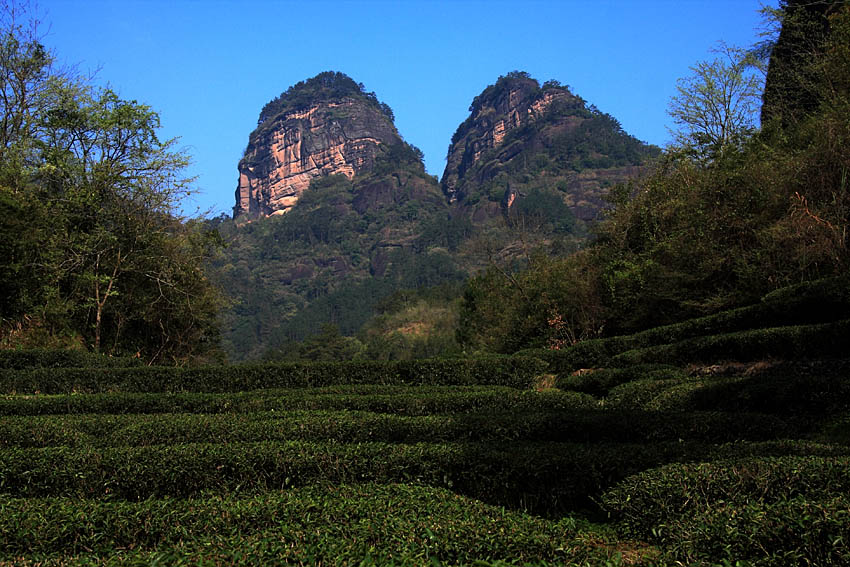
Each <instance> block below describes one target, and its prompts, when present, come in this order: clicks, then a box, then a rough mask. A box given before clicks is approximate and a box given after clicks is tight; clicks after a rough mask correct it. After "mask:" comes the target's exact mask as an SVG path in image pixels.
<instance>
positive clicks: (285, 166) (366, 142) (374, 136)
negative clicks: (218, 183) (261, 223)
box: [233, 77, 403, 220]
mask: <svg viewBox="0 0 850 567" xmlns="http://www.w3.org/2000/svg"><path fill="white" fill-rule="evenodd" d="M346 79H347V77H346ZM348 80H349V81H350V79H348ZM306 84H307V85H309V84H310V83H309V81H308V82H307V83H306ZM290 90H292V89H290ZM288 93H289V91H288ZM285 94H286V93H285ZM319 94H321V93H319ZM290 98H295V97H293V96H291V95H290ZM285 101H286V98H284V102H285ZM295 103H296V104H295V105H293V104H290V105H285V104H279V105H278V106H281V107H282V108H281V110H280V112H278V113H277V114H276V115H274V116H264V117H263V118H264V119H262V121H261V123H260V125H259V126H258V128H257V129H256V130H255V131H254V132H253V133H252V134H251V137H250V140H249V144H248V147H247V149H246V150H245V155H244V157H243V158H242V160H241V161H240V162H239V182H238V186H237V188H236V205H235V206H234V208H233V216H234V218H237V217H241V218H242V219H243V220H251V219H255V218H257V217H264V216H270V215H276V214H282V213H285V212H287V211H288V210H290V209H291V208H292V206H293V205H295V203H296V202H297V201H298V198H299V197H300V196H301V194H302V193H303V192H304V190H305V189H307V187H309V185H310V182H311V181H312V180H313V179H315V178H316V177H320V176H328V175H340V174H341V175H345V176H346V177H348V178H349V179H351V178H353V177H354V176H355V175H359V174H361V173H363V172H367V171H369V170H370V169H371V168H372V167H373V166H374V164H375V160H376V158H377V156H378V155H379V153H380V151H381V149H380V147H381V145H393V144H399V143H403V142H402V140H401V137H400V136H399V134H398V132H397V131H396V129H395V126H393V123H392V119H391V117H390V116H388V115H387V113H386V111H385V110H383V109H382V108H381V106H380V105H379V104H376V103H375V102H374V101H372V100H370V99H369V98H367V97H365V96H358V95H357V94H356V93H354V94H353V96H342V97H333V98H332V99H330V100H321V99H313V100H309V101H307V102H301V99H296V100H295ZM293 106H294V108H293ZM263 114H266V115H267V114H268V111H267V109H264V110H263Z"/></svg>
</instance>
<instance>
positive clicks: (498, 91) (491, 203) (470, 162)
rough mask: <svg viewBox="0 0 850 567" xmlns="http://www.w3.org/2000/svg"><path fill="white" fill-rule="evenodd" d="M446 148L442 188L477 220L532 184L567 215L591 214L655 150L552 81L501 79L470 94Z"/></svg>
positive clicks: (519, 76)
mask: <svg viewBox="0 0 850 567" xmlns="http://www.w3.org/2000/svg"><path fill="white" fill-rule="evenodd" d="M469 110H470V116H469V118H468V119H467V120H466V121H464V122H463V124H461V125H460V126H459V127H458V129H457V131H456V132H455V134H454V136H453V137H452V143H451V145H450V146H449V152H448V156H447V161H446V170H445V172H444V174H443V179H442V188H443V192H444V193H445V195H446V197H447V198H448V199H449V201H450V202H454V203H457V206H458V207H459V208H460V209H467V210H470V211H471V212H470V214H471V215H472V217H473V219H474V220H476V221H480V220H483V219H486V218H489V217H492V216H494V215H497V214H499V211H501V212H504V211H505V209H509V208H511V207H513V206H514V205H515V204H518V203H519V202H520V201H521V199H522V197H523V196H524V195H527V194H528V193H529V192H531V191H535V190H547V191H557V192H558V193H559V194H560V195H561V196H562V198H563V201H564V202H565V203H566V204H567V205H568V206H569V207H570V208H571V210H572V212H573V214H575V215H576V216H577V217H578V218H580V219H583V220H589V219H592V218H594V217H595V216H596V214H597V212H598V210H599V208H600V207H602V206H603V199H602V197H603V196H604V194H605V192H606V191H607V188H608V187H609V186H610V185H611V184H613V183H616V182H618V181H622V180H624V179H625V178H627V177H629V176H632V175H635V174H636V173H637V172H638V171H639V169H638V167H637V166H640V165H641V164H643V163H645V162H646V160H647V159H648V158H649V157H651V156H652V155H654V154H657V153H658V151H659V150H658V148H653V147H651V146H647V145H646V144H643V143H641V142H639V141H638V140H636V139H634V138H633V137H631V136H629V135H628V134H626V133H625V132H623V131H622V129H621V128H620V124H619V123H618V122H617V121H616V120H615V119H613V118H612V117H610V116H609V115H607V114H603V113H601V112H599V111H598V110H596V108H595V107H593V106H592V105H591V106H587V105H586V103H585V101H584V100H583V99H582V98H581V97H579V96H576V95H574V94H573V93H571V92H570V90H569V88H568V87H565V86H561V85H560V84H559V83H557V82H556V81H548V82H546V83H544V84H543V85H542V86H541V85H540V84H539V83H538V82H537V81H536V80H534V79H532V78H531V77H529V76H528V74H527V73H523V72H516V71H515V72H513V73H509V74H508V75H507V76H505V77H500V78H499V80H498V81H497V82H496V84H494V85H490V86H489V87H487V88H486V89H485V90H484V91H483V92H482V93H481V94H480V95H479V96H477V97H475V99H474V100H473V101H472V105H471V106H470V108H469Z"/></svg>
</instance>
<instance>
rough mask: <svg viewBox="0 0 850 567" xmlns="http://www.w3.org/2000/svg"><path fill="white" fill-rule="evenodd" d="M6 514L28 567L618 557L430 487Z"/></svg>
mask: <svg viewBox="0 0 850 567" xmlns="http://www.w3.org/2000/svg"><path fill="white" fill-rule="evenodd" d="M0 508H2V509H3V511H4V513H3V514H2V515H0V557H3V556H5V557H14V558H17V559H22V556H28V555H42V554H46V555H49V554H57V553H61V554H63V555H65V556H66V557H67V556H75V555H77V554H83V553H89V554H93V556H92V555H90V556H89V557H91V559H92V560H95V558H96V557H97V556H101V557H102V559H105V558H107V557H113V558H117V559H122V558H123V560H124V561H127V560H129V561H137V562H138V563H140V564H141V563H144V564H148V562H149V561H150V560H153V559H163V558H164V557H171V558H173V559H176V560H177V561H179V562H180V563H183V564H185V563H189V564H193V565H197V564H199V563H201V562H202V561H201V560H209V562H210V563H216V564H228V565H230V564H254V565H257V564H269V563H271V564H281V562H289V561H291V562H293V564H294V563H301V562H303V561H305V560H306V559H307V558H312V561H314V562H316V563H319V562H321V563H322V564H335V563H336V562H337V561H339V560H341V559H344V558H354V557H358V558H363V557H367V556H369V555H371V556H372V557H373V558H374V559H376V560H379V563H382V564H388V563H389V562H390V558H391V557H392V558H393V560H394V561H395V562H396V563H395V564H400V563H401V561H399V558H407V560H410V564H416V565H423V564H430V563H431V562H430V557H434V558H438V559H439V560H440V561H441V562H442V563H443V564H453V565H454V564H461V563H464V564H471V563H472V562H474V561H475V560H476V559H482V560H483V559H486V560H490V561H492V560H495V559H505V560H520V561H550V562H553V563H557V564H567V563H569V564H573V563H574V562H583V561H586V560H589V559H590V558H591V557H597V558H598V559H599V560H600V561H604V558H605V556H606V555H607V553H610V552H607V550H606V549H605V548H603V547H601V546H599V545H597V544H594V543H593V542H592V541H591V538H589V537H587V536H584V535H583V534H582V531H581V530H580V529H579V528H578V527H577V526H578V522H576V521H573V520H572V519H571V518H567V519H565V520H564V521H560V522H552V521H546V520H543V519H540V518H535V517H532V516H527V515H524V514H518V513H513V512H509V511H505V510H504V509H498V508H494V507H492V506H488V505H485V504H482V503H480V502H477V501H474V500H470V499H467V498H463V497H461V496H458V495H455V494H452V493H451V492H448V491H446V490H441V489H435V488H428V487H422V486H405V485H378V484H366V485H361V486H337V487H332V488H331V487H325V486H320V487H305V488H301V489H293V490H290V491H284V492H276V493H268V494H262V495H259V496H256V497H251V498H218V497H211V498H205V499H202V500H177V499H163V500H143V501H140V502H116V501H102V500H78V499H66V498H50V499H41V500H22V499H8V498H0ZM504 534H510V537H505V536H504ZM131 549H132V550H133V551H132V552H131V551H129V550H131ZM153 550H157V551H158V553H151V552H152V551H153ZM140 552H142V553H140ZM381 559H384V560H386V562H384V561H380V560H381ZM74 563H75V564H76V561H75V562H74ZM165 563H167V564H172V561H171V560H168V561H165ZM134 564H135V563H134ZM204 564H206V563H204ZM356 564H359V559H358V561H357V562H356Z"/></svg>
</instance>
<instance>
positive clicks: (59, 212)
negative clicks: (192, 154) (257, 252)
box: [0, 4, 222, 363]
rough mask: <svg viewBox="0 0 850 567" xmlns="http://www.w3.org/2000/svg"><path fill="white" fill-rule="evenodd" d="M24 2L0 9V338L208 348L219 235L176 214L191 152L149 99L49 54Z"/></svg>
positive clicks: (0, 344)
mask: <svg viewBox="0 0 850 567" xmlns="http://www.w3.org/2000/svg"><path fill="white" fill-rule="evenodd" d="M26 15H27V14H26V13H24V12H23V11H22V10H21V9H20V8H18V7H17V6H15V5H14V4H12V5H8V4H7V5H4V6H3V10H2V12H0V18H2V21H0V27H2V30H3V34H2V37H1V38H0V99H2V102H0V258H2V261H0V348H20V347H26V346H52V347H63V348H73V349H90V350H94V351H96V352H103V353H110V354H129V355H135V356H137V357H139V358H141V359H143V360H145V361H154V362H157V363H173V362H186V361H187V360H190V359H197V358H204V357H208V356H210V355H211V354H213V353H215V352H216V351H218V350H219V328H218V321H217V317H218V310H219V308H220V306H221V305H222V302H221V301H220V295H219V293H218V292H217V290H216V289H215V288H214V287H213V286H212V285H211V284H210V282H209V280H208V279H207V277H206V275H205V272H204V262H205V260H206V259H207V258H208V257H209V255H210V252H211V250H212V249H213V248H214V247H216V246H217V245H218V238H217V236H216V235H214V234H210V233H208V231H207V230H206V229H205V228H203V226H202V224H201V223H199V222H186V221H185V220H184V219H181V218H180V217H179V216H177V214H176V212H177V210H178V207H179V203H180V202H181V200H182V198H183V197H185V196H186V195H187V194H189V193H190V192H191V191H192V189H193V185H192V180H191V179H190V178H189V177H188V176H187V174H186V172H185V168H186V166H187V164H188V159H189V158H188V156H187V155H185V154H184V153H182V152H181V151H179V150H177V148H176V146H175V142H174V141H173V140H161V139H160V138H159V134H158V131H159V127H160V122H159V115H158V114H157V113H156V112H155V111H154V110H152V109H151V108H149V107H148V106H146V105H144V104H140V103H138V102H136V101H133V100H123V99H121V98H120V97H119V96H118V95H117V94H116V93H115V92H113V91H112V90H110V89H108V88H105V89H104V88H98V87H95V86H93V85H92V84H91V83H90V82H89V81H88V80H87V79H85V78H84V77H82V76H79V75H76V74H74V73H73V72H70V71H67V70H63V69H62V68H61V67H59V66H58V65H57V64H56V58H55V56H54V54H53V53H51V52H50V51H49V50H48V49H47V48H46V47H45V46H44V45H43V44H42V43H41V37H40V36H39V33H40V31H39V28H38V26H37V22H29V21H27V20H26V17H25V16H26Z"/></svg>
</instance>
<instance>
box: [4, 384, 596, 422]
mask: <svg viewBox="0 0 850 567" xmlns="http://www.w3.org/2000/svg"><path fill="white" fill-rule="evenodd" d="M597 406H598V402H597V401H596V400H595V399H594V398H592V397H591V396H588V395H587V394H580V393H578V392H561V391H558V390H547V391H543V392H537V391H533V390H517V389H515V388H508V387H505V386H451V387H449V386H415V387H411V386H376V385H357V386H333V387H325V388H305V389H295V388H294V389H278V390H258V391H251V392H239V393H228V394H209V393H198V392H180V393H167V394H151V393H121V392H117V393H105V394H84V395H77V394H65V395H56V396H5V397H4V396H0V416H12V415H48V414H86V413H97V414H122V413H123V414H127V413H251V412H262V411H278V412H279V411H292V410H359V411H370V412H379V413H391V414H399V415H429V414H434V413H470V412H505V411H517V412H523V411H539V412H546V411H561V410H575V409H592V408H595V407H597Z"/></svg>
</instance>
